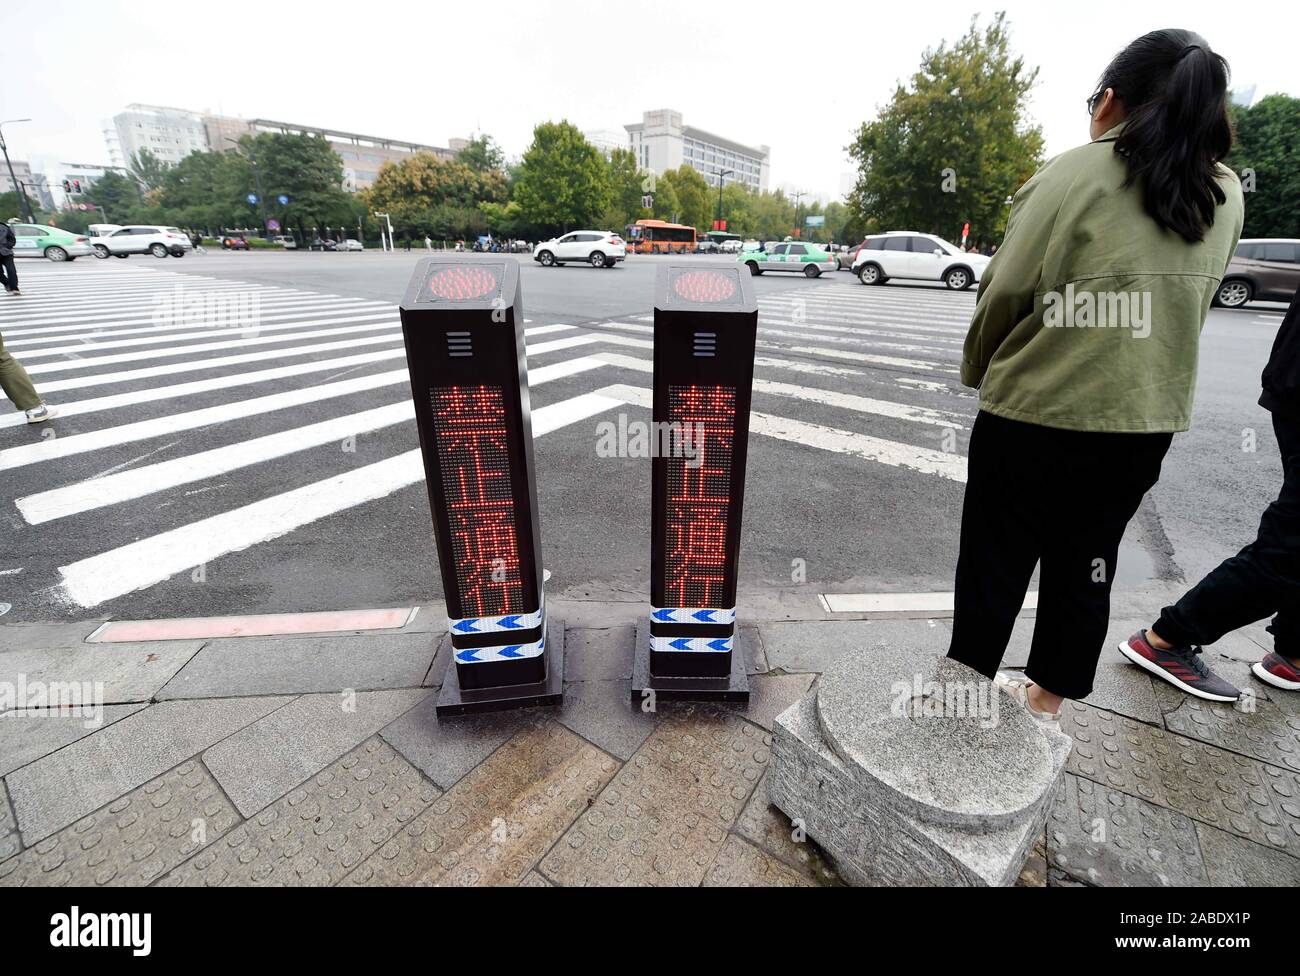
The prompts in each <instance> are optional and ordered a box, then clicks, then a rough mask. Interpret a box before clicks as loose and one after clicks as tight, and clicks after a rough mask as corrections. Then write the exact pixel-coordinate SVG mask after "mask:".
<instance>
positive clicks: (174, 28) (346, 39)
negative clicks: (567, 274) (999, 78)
mask: <svg viewBox="0 0 1300 976" xmlns="http://www.w3.org/2000/svg"><path fill="white" fill-rule="evenodd" d="M998 9H1006V10H1007V12H1008V15H1009V18H1010V21H1011V30H1012V38H1013V43H1014V46H1015V48H1016V49H1017V50H1018V51H1020V52H1022V53H1023V54H1024V55H1025V57H1026V59H1027V61H1028V62H1029V63H1030V64H1036V65H1038V66H1039V67H1040V69H1041V70H1040V73H1039V79H1038V87H1037V89H1036V91H1035V93H1034V97H1033V102H1032V106H1031V108H1032V112H1033V114H1034V116H1035V117H1036V119H1037V120H1038V121H1039V122H1040V123H1041V124H1042V126H1043V129H1044V133H1045V135H1046V139H1047V151H1048V154H1049V155H1052V154H1055V153H1058V152H1061V151H1063V150H1065V149H1068V148H1070V147H1071V146H1073V145H1076V144H1078V143H1079V142H1081V141H1083V140H1084V139H1085V138H1086V135H1087V128H1086V126H1087V120H1086V117H1085V115H1084V107H1083V104H1084V99H1085V98H1086V97H1087V96H1088V95H1089V94H1090V93H1091V91H1092V85H1093V82H1094V81H1095V80H1096V77H1097V75H1098V74H1099V73H1100V71H1101V69H1102V67H1103V66H1104V65H1105V64H1106V62H1107V61H1108V60H1109V58H1110V57H1111V55H1112V54H1113V53H1114V52H1115V51H1116V50H1118V49H1119V48H1120V47H1122V46H1123V45H1124V44H1125V43H1127V42H1128V41H1129V40H1131V39H1132V38H1134V37H1136V36H1138V35H1139V34H1141V33H1143V32H1145V31H1147V30H1151V29H1153V28H1157V27H1187V28H1191V29H1193V30H1197V31H1199V32H1201V33H1202V34H1204V35H1205V37H1206V38H1208V39H1209V41H1210V43H1211V45H1213V46H1214V47H1215V48H1216V49H1217V50H1218V51H1219V52H1220V53H1221V54H1223V55H1224V56H1225V57H1226V58H1227V59H1228V61H1229V63H1230V64H1231V66H1232V70H1233V85H1234V87H1238V88H1240V87H1246V86H1249V85H1252V84H1253V85H1256V86H1258V92H1257V97H1260V96H1262V95H1265V94H1269V93H1272V92H1277V91H1282V92H1287V93H1289V94H1292V95H1300V57H1297V54H1296V48H1295V44H1296V38H1297V30H1296V28H1297V27H1298V26H1300V4H1296V3H1294V2H1293V0H1283V2H1278V3H1269V4H1266V5H1258V4H1250V5H1246V4H1239V5H1235V6H1234V5H1232V4H1224V3H1222V2H1217V3H1211V2H1203V0H1182V2H1164V0H1161V2H1152V3H1139V2H1133V0H1130V2H1112V0H1071V2H1068V3H1066V2H1056V0H1038V2H1019V0H1007V2H1002V3H993V4H989V5H987V6H982V5H976V4H971V3H957V2H948V0H924V2H921V3H917V2H901V3H900V2H862V3H857V2H854V0H804V2H793V3H792V2H790V0H783V2H779V3H778V2H770V0H732V2H727V3H718V4H708V5H707V6H706V5H705V4H703V3H701V2H699V0H695V2H679V0H657V2H643V0H624V2H603V3H597V2H576V0H569V2H565V3H551V2H547V0H529V2H517V0H491V2H484V3H475V2H464V3H452V2H448V0H424V2H407V0H369V2H367V3H358V2H356V0H348V2H344V3H336V2H331V0H320V2H312V3H308V2H294V3H290V2H284V0H260V2H249V0H217V2H211V0H208V2H180V3H171V4H165V5H160V4H150V3H146V2H142V0H130V2H121V0H98V2H94V3H89V2H71V0H40V2H37V3H22V4H20V3H17V2H15V0H0V37H2V38H4V43H3V60H2V61H0V121H3V120H5V119H12V118H22V117H31V118H32V119H33V120H34V121H33V122H30V123H24V124H22V125H15V126H7V127H6V135H7V138H8V141H9V146H10V154H11V155H12V156H13V157H14V158H18V159H33V160H35V159H41V158H46V157H53V158H58V159H62V160H66V161H71V162H84V163H95V162H107V157H108V153H107V149H106V148H105V145H104V140H103V137H102V135H101V131H100V122H101V120H102V119H106V118H108V117H110V116H112V115H113V114H115V113H116V112H118V111H121V109H122V108H123V107H124V106H125V105H127V104H128V103H130V102H145V103H150V104H162V105H174V106H178V107H182V108H190V109H196V110H204V109H210V110H212V111H214V112H215V111H221V112H223V113H226V114H230V115H242V116H244V117H249V118H252V117H262V118H272V119H283V120H285V121H289V122H301V123H305V124H310V125H319V126H323V127H329V128H337V129H345V130H349V131H353V132H360V133H365V134H372V135H378V136H387V137H390V138H395V139H406V140H410V141H413V142H423V143H432V144H435V145H445V144H446V143H447V140H448V139H450V138H452V137H453V136H465V135H469V134H471V133H473V132H476V131H480V130H481V131H483V132H486V133H489V134H491V135H492V136H493V137H495V138H496V139H497V141H498V142H500V143H501V145H502V147H503V148H504V149H505V151H506V153H507V154H508V155H511V156H514V155H518V154H519V153H521V152H522V151H523V150H524V149H525V148H526V147H527V145H528V142H529V140H530V137H531V132H532V127H533V126H534V125H535V124H536V123H537V122H539V121H543V120H547V119H555V120H558V119H561V118H567V119H568V120H569V121H571V122H573V123H575V124H576V125H578V126H580V127H581V128H584V129H597V128H599V129H617V130H621V128H622V126H623V124H624V123H627V122H634V121H638V120H639V119H640V118H641V113H642V112H643V111H645V110H646V109H654V108H674V109H678V110H680V111H681V112H682V116H683V119H684V120H685V121H686V123H687V124H690V125H696V126H699V127H700V128H703V129H707V130H710V131H713V132H716V133H718V134H720V135H724V136H728V137H730V138H734V139H737V140H740V141H743V142H748V143H751V144H759V143H766V144H767V145H769V146H771V148H772V180H773V185H779V184H792V185H796V186H798V187H800V188H803V189H807V190H809V191H812V192H814V193H821V194H827V195H832V196H835V195H838V192H839V187H840V183H841V177H842V175H843V174H844V173H846V172H848V171H849V170H850V168H851V167H850V164H849V162H848V160H847V158H846V157H845V154H844V146H845V145H846V144H847V143H848V142H849V140H850V138H851V135H852V132H853V131H854V129H855V128H856V127H857V126H858V125H859V124H860V123H861V122H862V121H863V120H864V119H867V118H869V117H871V116H872V115H873V114H874V112H875V109H876V107H877V106H878V105H880V104H882V103H883V102H885V101H886V100H888V98H889V95H890V93H891V92H892V90H893V85H894V83H895V81H896V80H899V79H906V78H907V77H909V76H910V75H911V73H912V72H913V71H914V70H915V68H916V65H917V63H918V61H919V58H920V55H921V52H922V50H923V49H924V48H925V47H926V46H928V45H935V44H938V42H939V41H941V40H943V39H944V38H949V39H951V38H955V37H957V36H959V35H960V34H961V33H962V32H963V31H964V30H965V28H966V26H967V23H968V21H969V19H970V16H971V15H972V14H974V13H977V12H978V13H980V14H981V17H982V20H981V22H982V23H983V22H987V20H988V19H989V18H990V17H991V16H992V13H993V12H994V11H996V10H998ZM821 11H824V13H822V12H821Z"/></svg>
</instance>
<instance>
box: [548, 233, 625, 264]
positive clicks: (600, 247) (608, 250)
mask: <svg viewBox="0 0 1300 976" xmlns="http://www.w3.org/2000/svg"><path fill="white" fill-rule="evenodd" d="M625 257H627V244H625V243H624V242H623V238H621V237H619V236H618V235H617V234H615V233H613V232H612V231H607V230H575V231H573V232H572V233H569V234H565V235H563V236H561V237H557V238H554V239H552V240H549V241H542V243H540V244H538V245H537V246H536V247H534V248H533V260H534V261H536V262H538V263H539V264H541V266H542V267H544V268H551V267H554V266H555V265H557V264H563V263H564V262H565V261H582V262H584V263H586V264H590V265H591V266H592V267H593V268H612V267H614V265H615V264H616V263H617V262H619V261H622V260H623V259H624V258H625Z"/></svg>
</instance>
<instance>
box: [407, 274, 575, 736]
mask: <svg viewBox="0 0 1300 976" xmlns="http://www.w3.org/2000/svg"><path fill="white" fill-rule="evenodd" d="M523 323H524V317H523V303H522V298H521V296H520V291H519V265H518V264H517V263H516V262H515V261H513V260H511V261H500V262H486V261H474V260H465V259H464V258H462V259H459V260H456V259H448V258H442V257H432V258H425V259H424V260H422V261H421V262H420V264H419V266H418V267H417V268H416V271H415V274H414V276H413V277H412V278H411V283H410V285H409V286H408V287H407V291H406V296H405V298H404V299H403V301H402V337H403V339H404V340H405V342H406V361H407V365H408V367H409V369H410V373H411V394H412V396H413V397H414V400H415V418H416V424H417V426H418V428H419V434H420V452H421V454H422V455H423V457H424V472H425V480H426V483H427V486H428V491H429V508H430V510H431V512H432V515H433V530H434V532H433V534H434V538H435V540H436V543H437V549H438V563H439V566H440V567H441V569H442V589H443V594H444V595H445V597H446V601H447V616H448V620H447V629H448V631H449V636H450V644H451V663H450V664H449V665H448V669H447V674H446V677H445V678H444V680H443V684H442V690H441V692H440V694H439V696H438V702H437V713H438V715H439V716H446V715H459V714H465V713H468V712H481V711H492V710H496V709H503V708H522V707H525V706H528V705H538V704H542V705H550V704H558V703H559V701H560V698H561V695H562V690H563V687H564V684H563V677H564V676H563V656H564V628H563V625H562V624H560V623H559V622H558V621H551V622H550V626H549V627H548V626H547V619H546V603H545V598H544V594H543V591H542V582H543V574H542V550H541V533H540V531H539V528H538V514H537V485H536V481H535V477H534V466H533V438H532V424H531V420H530V417H529V404H528V367H527V363H526V360H525V354H524V324H523Z"/></svg>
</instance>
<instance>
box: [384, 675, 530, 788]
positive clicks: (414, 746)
mask: <svg viewBox="0 0 1300 976" xmlns="http://www.w3.org/2000/svg"><path fill="white" fill-rule="evenodd" d="M553 712H554V709H531V708H530V709H521V710H517V711H516V710H512V711H506V712H488V713H485V714H482V715H457V716H455V717H452V718H448V719H445V720H443V721H439V720H438V716H437V714H436V713H435V711H434V699H433V698H432V697H430V698H428V699H426V700H424V701H422V702H421V703H420V704H419V705H417V706H416V707H415V708H412V709H410V710H409V711H407V712H406V713H405V714H403V715H402V716H401V717H400V718H398V719H396V720H395V721H393V722H391V723H389V724H388V725H387V726H386V727H385V728H384V729H382V730H381V731H380V733H379V734H380V735H381V736H383V738H384V741H385V742H387V743H388V744H389V745H391V746H392V747H393V748H394V749H396V750H397V751H398V752H400V753H401V754H402V755H403V756H405V757H406V759H407V761H408V762H410V763H411V764H413V765H414V766H415V767H416V768H417V769H419V770H420V771H421V772H422V773H424V775H425V776H427V777H429V779H431V780H433V781H434V782H435V783H437V784H438V786H439V787H441V788H442V789H444V790H445V789H448V788H449V787H451V786H453V785H455V783H456V782H457V781H459V780H460V779H461V777H463V776H464V775H465V774H466V773H468V772H469V771H470V770H471V769H473V768H474V767H475V766H477V765H478V764H479V763H481V762H482V761H483V760H484V759H486V758H487V757H488V756H490V755H491V754H492V753H493V752H494V751H495V750H496V749H497V748H498V747H500V745H501V744H502V743H503V742H505V741H506V740H507V739H509V738H510V737H511V736H512V735H514V734H515V733H516V732H519V731H520V730H521V729H525V728H528V727H530V726H533V725H536V724H538V723H539V722H542V721H544V720H545V718H546V716H547V715H549V714H552V713H553Z"/></svg>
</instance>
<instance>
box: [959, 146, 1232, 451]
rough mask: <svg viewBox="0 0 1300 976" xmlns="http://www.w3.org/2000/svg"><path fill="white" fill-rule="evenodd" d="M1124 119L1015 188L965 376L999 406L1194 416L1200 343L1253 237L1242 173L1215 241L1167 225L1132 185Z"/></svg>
mask: <svg viewBox="0 0 1300 976" xmlns="http://www.w3.org/2000/svg"><path fill="white" fill-rule="evenodd" d="M1121 128H1122V126H1116V127H1115V128H1113V129H1111V130H1110V131H1109V132H1107V133H1106V134H1105V135H1103V136H1102V137H1101V138H1100V139H1097V140H1096V141H1095V142H1091V143H1089V144H1088V145H1086V146H1080V147H1079V148H1077V149H1072V150H1070V151H1069V152H1066V153H1062V154H1061V155H1060V156H1057V157H1055V158H1054V159H1051V160H1049V161H1048V162H1047V163H1046V164H1045V165H1044V166H1043V167H1042V169H1040V170H1039V171H1038V172H1037V173H1035V174H1034V176H1033V177H1032V178H1031V179H1030V180H1029V182H1027V183H1026V184H1025V185H1024V186H1022V187H1021V188H1020V192H1019V193H1017V194H1016V197H1015V200H1014V202H1013V203H1012V206H1011V215H1010V218H1009V220H1008V223H1007V233H1006V236H1005V239H1004V241H1003V244H1002V247H1000V248H999V249H998V253H997V254H996V255H994V257H993V260H992V261H991V262H990V263H989V266H988V267H987V268H986V269H985V270H984V275H983V277H982V278H981V280H980V286H979V297H978V300H977V302H976V304H975V316H974V318H973V320H972V321H971V326H970V332H969V333H968V334H967V336H966V347H965V350H964V352H963V355H962V365H961V380H962V382H963V383H964V384H966V385H967V386H971V387H978V388H979V391H980V409H982V410H987V411H988V412H989V413H994V414H997V415H998V416H1001V417H1007V418H1010V419H1012V420H1021V421H1025V422H1027V423H1033V424H1041V425H1043V426H1046V427H1063V428H1066V429H1069V430H1094V431H1111V432H1130V433H1136V432H1146V433H1156V432H1166V431H1179V430H1186V429H1187V428H1188V427H1189V426H1190V424H1191V414H1192V393H1193V390H1194V389H1195V386H1196V360H1197V347H1198V344H1199V341H1200V334H1201V327H1202V326H1203V325H1204V324H1205V316H1206V313H1207V312H1208V311H1209V309H1210V301H1211V299H1212V298H1213V297H1214V293H1215V290H1216V289H1217V288H1218V286H1219V281H1220V279H1222V277H1223V274H1224V272H1225V271H1226V270H1227V266H1228V260H1229V259H1230V258H1231V257H1232V253H1233V251H1234V250H1235V249H1236V246H1237V238H1238V237H1240V236H1241V223H1242V218H1243V214H1244V208H1243V203H1242V196H1241V183H1240V181H1239V180H1238V179H1237V176H1236V174H1234V173H1233V172H1232V171H1231V170H1229V169H1228V168H1227V167H1224V166H1220V167H1219V169H1220V171H1221V175H1220V180H1221V182H1222V184H1223V189H1224V192H1225V194H1226V195H1227V200H1226V201H1225V202H1224V203H1223V205H1222V206H1220V207H1219V209H1218V213H1217V214H1216V215H1215V219H1214V226H1213V227H1211V228H1209V229H1208V230H1207V231H1206V235H1205V239H1204V240H1203V241H1201V242H1200V243H1197V244H1189V243H1188V242H1187V241H1185V240H1184V239H1183V238H1182V237H1180V236H1179V235H1177V234H1175V233H1174V232H1173V231H1167V230H1162V229H1161V228H1160V227H1159V225H1158V224H1156V222H1155V221H1154V220H1152V219H1151V217H1150V216H1148V215H1147V213H1146V211H1145V210H1143V208H1142V198H1141V190H1140V189H1139V188H1138V187H1136V186H1134V187H1130V188H1128V189H1124V187H1123V182H1124V176H1125V169H1124V161H1123V159H1121V158H1120V157H1119V156H1116V155H1115V152H1114V142H1115V139H1116V137H1117V136H1118V135H1119V133H1120V130H1121Z"/></svg>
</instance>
